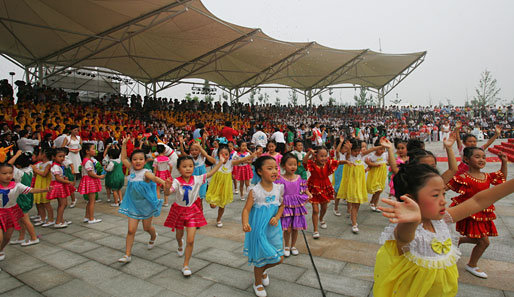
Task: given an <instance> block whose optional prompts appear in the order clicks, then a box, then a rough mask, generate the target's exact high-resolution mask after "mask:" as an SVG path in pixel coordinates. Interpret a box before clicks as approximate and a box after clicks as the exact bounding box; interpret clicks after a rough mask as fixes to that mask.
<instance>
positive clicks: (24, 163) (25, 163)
mask: <svg viewBox="0 0 514 297" xmlns="http://www.w3.org/2000/svg"><path fill="white" fill-rule="evenodd" d="M31 164H32V154H31V153H29V152H25V153H23V154H21V155H20V156H19V157H18V159H16V161H14V165H18V166H20V168H26V167H29V166H30V165H31Z"/></svg>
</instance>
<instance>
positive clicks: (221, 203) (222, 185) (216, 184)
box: [205, 171, 234, 208]
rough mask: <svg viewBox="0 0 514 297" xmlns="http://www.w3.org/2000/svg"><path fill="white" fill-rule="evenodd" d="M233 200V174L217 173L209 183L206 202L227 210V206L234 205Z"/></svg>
mask: <svg viewBox="0 0 514 297" xmlns="http://www.w3.org/2000/svg"><path fill="white" fill-rule="evenodd" d="M233 200H234V193H233V192H232V173H223V172H220V171H218V172H216V173H215V174H214V175H213V176H212V179H211V181H210V182H209V187H208V188H207V194H206V196H205V201H207V203H209V204H214V205H216V206H218V207H221V208H225V205H227V204H230V203H232V201H233Z"/></svg>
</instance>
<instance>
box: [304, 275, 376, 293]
mask: <svg viewBox="0 0 514 297" xmlns="http://www.w3.org/2000/svg"><path fill="white" fill-rule="evenodd" d="M320 277H321V283H322V284H323V288H324V289H325V290H327V291H330V292H334V293H338V294H343V295H349V296H356V297H367V296H368V295H369V292H370V291H371V287H372V282H368V281H363V280H359V279H355V278H349V277H345V276H340V275H334V274H326V273H320ZM296 283H298V284H301V285H306V286H310V287H313V288H319V283H318V279H317V277H316V274H315V273H314V271H308V272H306V273H304V275H302V277H300V279H299V280H298V281H297V282H296Z"/></svg>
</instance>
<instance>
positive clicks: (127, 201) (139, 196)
mask: <svg viewBox="0 0 514 297" xmlns="http://www.w3.org/2000/svg"><path fill="white" fill-rule="evenodd" d="M147 171H148V172H151V171H150V170H148V169H142V170H138V171H135V170H134V169H133V168H131V169H130V175H129V176H128V183H127V189H126V191H125V195H124V196H123V201H122V202H121V205H120V209H119V210H118V212H119V213H121V214H124V215H126V216H127V217H129V218H133V219H137V220H144V219H148V218H151V217H158V216H159V215H160V214H161V207H162V202H163V200H160V199H157V191H156V187H157V185H156V184H155V183H154V182H153V181H149V182H146V181H145V173H146V172H147Z"/></svg>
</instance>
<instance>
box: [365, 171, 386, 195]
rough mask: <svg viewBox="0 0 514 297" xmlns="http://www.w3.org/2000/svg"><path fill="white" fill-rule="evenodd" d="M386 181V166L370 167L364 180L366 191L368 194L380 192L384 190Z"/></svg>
mask: <svg viewBox="0 0 514 297" xmlns="http://www.w3.org/2000/svg"><path fill="white" fill-rule="evenodd" d="M386 179H387V165H386V164H382V165H380V166H379V167H371V169H370V170H369V172H368V178H367V179H366V189H367V190H368V193H369V194H375V193H376V192H382V191H383V190H384V188H385V183H386Z"/></svg>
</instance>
